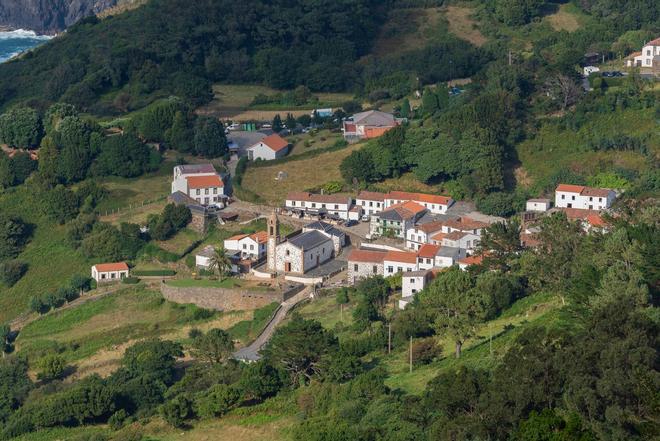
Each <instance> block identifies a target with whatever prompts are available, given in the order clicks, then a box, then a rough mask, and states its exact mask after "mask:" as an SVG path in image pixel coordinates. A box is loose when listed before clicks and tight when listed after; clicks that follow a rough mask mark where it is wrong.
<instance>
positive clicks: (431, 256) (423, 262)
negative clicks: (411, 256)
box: [417, 243, 440, 270]
mask: <svg viewBox="0 0 660 441" xmlns="http://www.w3.org/2000/svg"><path fill="white" fill-rule="evenodd" d="M438 251H440V245H431V244H429V243H427V244H424V245H422V246H421V247H420V248H419V250H417V268H419V269H420V270H428V269H431V268H433V267H434V266H435V256H436V254H438Z"/></svg>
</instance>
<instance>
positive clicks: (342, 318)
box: [339, 303, 344, 323]
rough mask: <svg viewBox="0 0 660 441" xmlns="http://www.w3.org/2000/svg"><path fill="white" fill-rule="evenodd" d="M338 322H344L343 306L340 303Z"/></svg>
mask: <svg viewBox="0 0 660 441" xmlns="http://www.w3.org/2000/svg"><path fill="white" fill-rule="evenodd" d="M339 321H340V322H342V323H343V322H344V304H343V303H340V304H339Z"/></svg>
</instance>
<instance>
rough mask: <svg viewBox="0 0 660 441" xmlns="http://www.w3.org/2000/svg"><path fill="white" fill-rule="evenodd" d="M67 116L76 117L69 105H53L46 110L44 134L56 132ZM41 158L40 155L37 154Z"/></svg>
mask: <svg viewBox="0 0 660 441" xmlns="http://www.w3.org/2000/svg"><path fill="white" fill-rule="evenodd" d="M67 116H78V110H76V107H75V106H73V105H71V104H66V103H55V104H53V105H52V106H50V107H49V108H48V110H47V111H46V114H45V115H44V120H43V122H44V130H45V131H46V134H49V133H51V132H55V131H58V130H59V129H60V123H61V122H62V120H63V119H64V118H66V117H67ZM39 156H41V153H40V154H39Z"/></svg>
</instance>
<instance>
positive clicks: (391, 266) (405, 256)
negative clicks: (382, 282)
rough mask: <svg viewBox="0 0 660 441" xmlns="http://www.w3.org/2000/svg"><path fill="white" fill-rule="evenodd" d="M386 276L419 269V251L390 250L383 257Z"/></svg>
mask: <svg viewBox="0 0 660 441" xmlns="http://www.w3.org/2000/svg"><path fill="white" fill-rule="evenodd" d="M383 270H384V275H385V277H389V276H393V275H395V274H396V273H403V272H406V271H417V253H413V252H411V251H388V252H387V254H385V258H384V259H383Z"/></svg>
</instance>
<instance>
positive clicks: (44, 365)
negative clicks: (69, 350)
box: [37, 354, 66, 382]
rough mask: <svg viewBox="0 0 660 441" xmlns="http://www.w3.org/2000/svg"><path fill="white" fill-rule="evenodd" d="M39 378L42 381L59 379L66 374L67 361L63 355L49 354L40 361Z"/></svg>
mask: <svg viewBox="0 0 660 441" xmlns="http://www.w3.org/2000/svg"><path fill="white" fill-rule="evenodd" d="M38 367H39V372H38V373H37V378H39V379H40V380H42V381H46V382H48V381H53V380H58V379H60V378H62V377H63V376H64V372H65V369H66V361H65V360H64V358H63V357H62V356H61V355H58V354H49V355H46V356H45V357H43V358H42V359H41V360H39V362H38Z"/></svg>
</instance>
